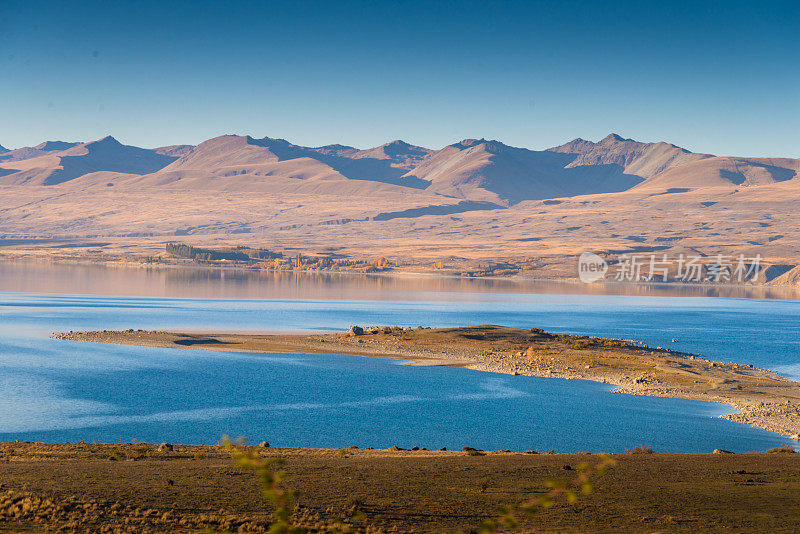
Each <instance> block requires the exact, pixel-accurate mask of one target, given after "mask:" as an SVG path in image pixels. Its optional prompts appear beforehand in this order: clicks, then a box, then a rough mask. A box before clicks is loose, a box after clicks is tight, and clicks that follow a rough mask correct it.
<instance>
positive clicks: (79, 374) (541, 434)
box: [0, 282, 800, 452]
mask: <svg viewBox="0 0 800 534" xmlns="http://www.w3.org/2000/svg"><path fill="white" fill-rule="evenodd" d="M264 283H266V282H264ZM332 283H333V282H326V284H328V285H330V284H332ZM335 290H336V288H333V289H332V288H331V287H327V286H326V288H325V293H324V294H325V296H330V293H331V291H335ZM317 291H321V289H320V288H317V289H312V290H309V291H305V292H304V293H303V295H302V296H303V297H304V298H294V299H292V298H280V299H241V298H236V299H225V298H222V299H210V298H166V297H141V296H125V297H123V296H102V295H64V294H61V295H59V294H39V293H14V292H4V293H0V440H13V439H20V440H36V441H78V440H84V441H93V440H100V441H104V442H119V441H130V440H132V439H136V440H139V441H147V442H161V441H171V442H183V443H216V442H218V441H219V439H220V437H221V436H222V435H223V434H227V435H231V436H246V437H248V438H249V439H250V440H251V441H255V442H258V441H262V440H266V441H269V442H270V443H271V444H273V445H278V446H311V447H343V446H349V445H358V446H360V447H367V446H373V447H388V446H391V445H399V446H403V447H411V446H413V445H418V446H420V447H427V448H439V447H448V448H460V447H461V446H463V445H471V446H474V447H480V448H485V449H493V450H497V449H512V450H519V449H521V450H528V449H538V450H540V451H545V450H551V449H555V450H558V451H610V452H619V451H622V450H623V449H625V448H628V447H632V446H635V445H638V444H641V443H646V444H648V445H650V446H652V447H653V448H654V449H656V450H658V451H661V452H709V451H711V450H712V449H714V448H723V449H729V450H734V451H748V450H764V449H766V448H770V447H774V446H778V445H780V444H781V443H787V442H789V441H788V438H785V437H782V436H779V435H777V434H774V433H770V432H766V431H762V430H759V429H756V428H752V427H748V426H745V425H741V424H737V423H731V422H728V421H725V420H721V419H718V418H716V416H717V415H719V414H722V413H726V412H727V411H729V408H728V407H726V406H724V405H718V404H713V403H702V402H694V401H685V400H676V399H663V398H649V397H637V396H629V395H620V394H615V393H612V392H611V391H610V390H611V388H610V387H608V386H606V385H603V384H597V383H592V382H585V381H574V380H572V381H569V380H560V379H544V378H530V377H521V376H508V375H496V374H491V373H483V372H478V371H470V370H467V369H452V368H430V367H410V366H406V365H403V364H402V362H398V361H392V360H383V359H377V358H363V357H355V356H335V355H313V354H308V355H296V354H295V355H261V354H241V353H216V352H208V351H192V350H183V349H181V350H177V349H159V348H148V347H125V346H116V345H101V344H90V343H80V342H66V341H60V340H54V339H50V338H49V333H50V332H52V331H64V330H84V329H120V328H122V329H124V328H143V329H152V328H159V329H184V330H208V329H214V330H245V331H258V330H261V331H264V330H266V331H275V330H298V329H300V330H314V329H321V330H328V329H344V328H346V327H347V326H349V325H350V324H362V325H366V324H392V325H395V324H396V325H403V326H416V325H429V326H460V325H471V324H482V323H493V324H503V325H509V326H519V327H527V328H529V327H532V326H536V327H540V328H545V329H547V330H551V331H555V332H570V333H585V334H592V335H599V336H613V337H624V338H632V339H639V340H642V341H645V342H647V343H649V344H652V345H667V344H669V346H670V347H675V348H679V349H681V350H685V351H689V352H698V353H701V354H703V355H704V356H707V357H710V358H713V359H718V360H724V361H736V362H742V363H752V364H754V365H758V366H763V367H769V368H773V369H777V370H779V371H781V372H783V373H784V374H786V375H789V376H793V377H798V375H800V345H798V344H799V343H800V341H799V340H800V320H798V319H800V302H797V301H781V300H758V299H721V298H702V297H700V298H696V297H665V296H658V297H649V296H645V297H640V296H621V295H603V294H593V295H581V294H558V293H515V292H509V291H503V292H492V291H486V290H483V291H479V292H469V291H458V292H447V293H442V292H437V291H429V290H427V289H425V290H424V291H414V290H408V291H406V292H404V293H403V292H396V291H395V292H388V293H387V292H381V291H380V290H379V289H378V290H375V289H374V288H373V289H371V290H370V291H371V292H367V293H364V294H361V295H362V296H366V297H372V298H370V299H369V300H366V299H365V300H341V299H336V300H330V299H325V300H321V299H314V298H313V296H314V293H315V292H317ZM387 294H388V295H389V296H391V297H392V298H393V299H394V300H385V298H386V296H387ZM237 296H238V295H237ZM281 296H283V295H281ZM402 296H406V297H407V298H406V299H403V300H400V299H398V298H397V297H402ZM672 338H677V339H678V343H669V342H670V340H671V339H672Z"/></svg>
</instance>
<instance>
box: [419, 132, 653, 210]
mask: <svg viewBox="0 0 800 534" xmlns="http://www.w3.org/2000/svg"><path fill="white" fill-rule="evenodd" d="M574 159H575V156H574V155H573V154H562V153H558V152H554V151H535V150H528V149H525V148H515V147H511V146H508V145H505V144H503V143H500V142H498V141H487V140H485V139H465V140H463V141H461V142H460V143H456V144H453V145H450V146H448V147H445V148H444V149H442V150H440V151H438V152H436V153H435V154H433V155H431V156H430V157H429V158H427V159H426V160H425V161H424V162H423V163H421V164H420V165H419V166H418V167H416V168H415V169H414V170H413V171H411V173H409V174H413V175H414V176H416V177H418V178H420V179H423V180H427V181H429V182H431V186H430V188H429V189H430V190H432V191H436V192H438V193H441V194H445V195H451V196H455V197H459V198H465V199H469V200H478V201H488V202H501V203H507V204H515V203H517V202H521V201H523V200H538V199H546V198H553V197H564V196H575V195H583V194H590V193H608V192H615V191H624V190H626V189H629V188H630V187H632V186H634V185H635V184H637V183H638V182H640V181H641V178H639V177H637V176H634V175H626V174H625V173H624V172H623V169H622V167H621V166H620V165H616V164H603V163H597V164H591V165H585V166H582V167H574V168H573V167H570V166H569V165H570V163H571V162H573V160H574Z"/></svg>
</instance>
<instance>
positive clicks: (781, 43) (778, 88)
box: [0, 0, 800, 157]
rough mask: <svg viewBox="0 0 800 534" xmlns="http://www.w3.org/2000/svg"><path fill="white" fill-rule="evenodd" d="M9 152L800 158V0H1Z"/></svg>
mask: <svg viewBox="0 0 800 534" xmlns="http://www.w3.org/2000/svg"><path fill="white" fill-rule="evenodd" d="M0 61H2V67H0V144H2V145H4V146H6V147H10V148H16V147H19V146H23V145H32V144H37V143H39V142H41V141H42V140H45V139H63V140H90V139H95V138H99V137H102V136H104V135H106V134H112V135H114V136H115V137H117V138H118V139H119V140H121V141H122V142H125V143H128V144H135V145H139V146H145V147H155V146H159V145H165V144H177V143H197V142H200V141H203V140H205V139H207V138H210V137H214V136H216V135H220V134H223V133H239V134H251V135H253V136H257V137H263V136H265V135H268V136H271V137H284V138H287V139H289V140H291V141H293V142H296V143H299V144H304V145H321V144H328V143H344V144H350V145H355V146H357V147H362V148H365V147H369V146H374V145H378V144H381V143H384V142H386V141H389V140H392V139H396V138H401V139H404V140H406V141H409V142H412V143H415V144H420V145H425V146H429V147H431V148H439V147H441V146H443V145H446V144H449V143H452V142H455V141H457V140H460V139H462V138H465V137H487V138H494V139H499V140H501V141H504V142H506V143H508V144H511V145H516V146H524V147H529V148H534V149H542V148H546V147H549V146H552V145H555V144H559V143H562V142H565V141H567V140H570V139H572V138H575V137H583V138H587V139H592V140H597V139H599V138H602V137H604V136H605V135H606V134H608V133H609V132H612V131H613V132H616V133H619V134H620V135H623V136H625V137H632V138H635V139H639V140H644V141H656V140H666V141H669V142H672V143H675V144H678V145H681V146H685V147H687V148H689V149H691V150H695V151H700V152H710V153H714V154H719V155H774V156H790V157H800V3H798V2H797V1H796V0H795V1H791V2H789V1H787V2H782V1H762V2H738V1H723V0H719V1H702V0H701V1H693V2H681V1H673V2H668V3H666V4H665V3H661V2H648V1H623V2H612V1H604V2H578V1H573V2H570V1H554V2H520V3H510V2H497V3H494V2H470V1H459V2H439V3H436V4H435V5H430V4H429V3H428V2H417V1H412V0H402V1H389V2H378V1H375V2H363V3H362V2H347V1H340V2H313V1H312V2H301V1H292V2H238V3H235V5H234V3H233V2H230V3H228V2H203V1H193V2H168V1H151V0H138V1H136V2H133V1H131V2H107V1H102V2H82V1H80V0H76V1H74V2H39V1H35V0H34V1H24V2H14V1H11V0H0Z"/></svg>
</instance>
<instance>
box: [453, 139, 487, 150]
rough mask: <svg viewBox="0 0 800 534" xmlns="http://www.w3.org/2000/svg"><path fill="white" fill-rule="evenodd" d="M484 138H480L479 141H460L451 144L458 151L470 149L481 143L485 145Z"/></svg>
mask: <svg viewBox="0 0 800 534" xmlns="http://www.w3.org/2000/svg"><path fill="white" fill-rule="evenodd" d="M485 142H486V138H484V137H481V138H480V139H462V140H461V141H459V142H458V143H453V144H452V145H450V146H452V147H456V148H458V149H462V150H463V149H465V148H472V147H474V146H476V145H480V144H481V143H485Z"/></svg>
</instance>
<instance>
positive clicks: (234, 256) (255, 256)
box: [167, 243, 282, 261]
mask: <svg viewBox="0 0 800 534" xmlns="http://www.w3.org/2000/svg"><path fill="white" fill-rule="evenodd" d="M167 252H169V253H170V254H172V255H173V256H177V257H179V258H189V259H193V260H196V261H220V260H228V261H253V260H265V259H272V258H279V257H281V256H282V254H280V253H277V252H272V251H269V250H266V249H253V248H248V247H236V248H233V249H223V250H213V249H210V248H199V247H193V246H191V245H186V244H183V243H167Z"/></svg>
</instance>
